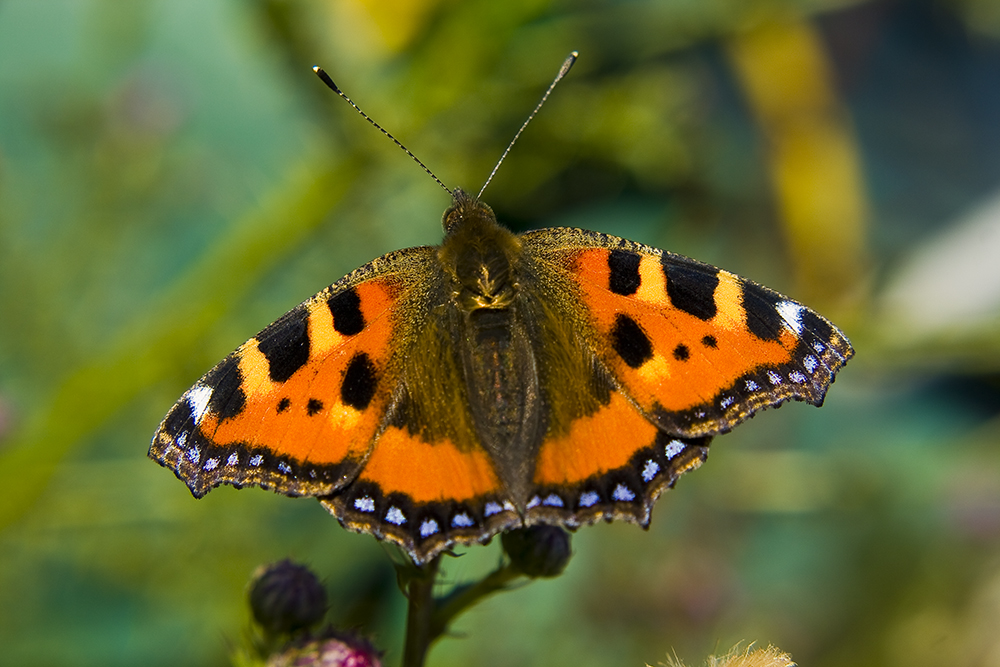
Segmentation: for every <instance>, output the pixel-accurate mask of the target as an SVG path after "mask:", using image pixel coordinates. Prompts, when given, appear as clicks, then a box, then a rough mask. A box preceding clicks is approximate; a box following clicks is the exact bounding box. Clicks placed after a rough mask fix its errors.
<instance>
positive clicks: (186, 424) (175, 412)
mask: <svg viewBox="0 0 1000 667" xmlns="http://www.w3.org/2000/svg"><path fill="white" fill-rule="evenodd" d="M193 422H194V412H193V411H192V410H191V404H190V403H189V402H188V401H179V402H178V403H177V405H175V406H174V407H173V409H172V410H170V413H169V414H168V415H167V418H166V419H165V420H164V422H163V430H164V432H165V433H167V435H169V436H170V437H171V438H176V437H177V436H179V435H180V434H181V433H182V432H184V431H187V430H190V428H191V424H192V423H193Z"/></svg>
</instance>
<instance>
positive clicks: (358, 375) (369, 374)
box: [340, 352, 378, 410]
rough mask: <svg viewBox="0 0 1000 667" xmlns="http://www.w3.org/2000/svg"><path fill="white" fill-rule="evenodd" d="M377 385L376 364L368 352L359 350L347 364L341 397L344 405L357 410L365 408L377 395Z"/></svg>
mask: <svg viewBox="0 0 1000 667" xmlns="http://www.w3.org/2000/svg"><path fill="white" fill-rule="evenodd" d="M377 386H378V378H377V377H376V376H375V364H373V363H372V362H371V359H369V358H368V355H367V354H365V353H364V352H359V353H358V354H356V355H354V357H353V358H352V359H351V362H350V363H349V364H348V365H347V371H346V372H345V373H344V384H343V385H341V387H340V399H341V401H342V402H343V403H344V405H349V406H351V407H352V408H354V409H355V410H364V409H365V408H367V407H368V404H369V403H371V401H372V398H373V397H374V396H375V388H376V387H377Z"/></svg>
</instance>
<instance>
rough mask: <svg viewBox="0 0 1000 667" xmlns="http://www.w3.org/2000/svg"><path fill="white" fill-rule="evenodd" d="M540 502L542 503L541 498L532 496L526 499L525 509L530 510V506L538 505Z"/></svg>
mask: <svg viewBox="0 0 1000 667" xmlns="http://www.w3.org/2000/svg"><path fill="white" fill-rule="evenodd" d="M541 504H542V499H541V498H539V497H538V496H532V497H531V500H529V501H528V504H527V506H526V507H525V509H529V510H530V509H531V508H532V507H538V506H539V505H541Z"/></svg>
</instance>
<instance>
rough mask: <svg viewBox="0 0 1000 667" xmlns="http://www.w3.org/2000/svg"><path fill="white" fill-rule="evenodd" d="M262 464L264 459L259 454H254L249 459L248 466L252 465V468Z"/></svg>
mask: <svg viewBox="0 0 1000 667" xmlns="http://www.w3.org/2000/svg"><path fill="white" fill-rule="evenodd" d="M263 462H264V457H263V455H261V454H254V455H253V456H251V457H250V465H252V466H253V467H254V468H256V467H257V466H259V465H260V464H261V463H263Z"/></svg>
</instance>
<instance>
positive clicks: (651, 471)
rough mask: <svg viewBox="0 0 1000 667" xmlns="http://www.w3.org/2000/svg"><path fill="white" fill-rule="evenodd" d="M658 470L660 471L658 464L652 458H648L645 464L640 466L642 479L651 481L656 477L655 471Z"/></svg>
mask: <svg viewBox="0 0 1000 667" xmlns="http://www.w3.org/2000/svg"><path fill="white" fill-rule="evenodd" d="M658 472H660V464H659V463H657V462H656V461H654V460H653V459H649V460H648V461H646V465H644V466H643V467H642V481H644V482H651V481H653V478H654V477H656V473H658Z"/></svg>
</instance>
